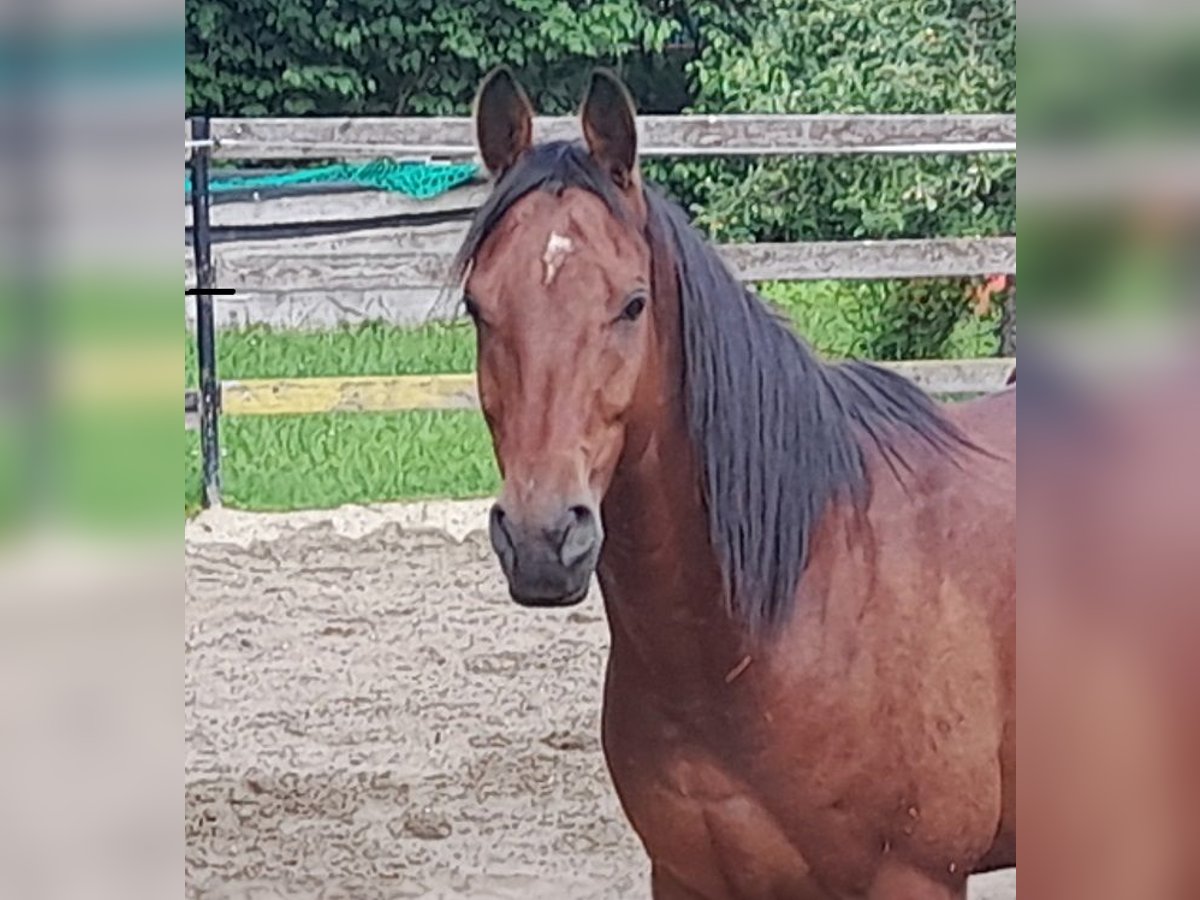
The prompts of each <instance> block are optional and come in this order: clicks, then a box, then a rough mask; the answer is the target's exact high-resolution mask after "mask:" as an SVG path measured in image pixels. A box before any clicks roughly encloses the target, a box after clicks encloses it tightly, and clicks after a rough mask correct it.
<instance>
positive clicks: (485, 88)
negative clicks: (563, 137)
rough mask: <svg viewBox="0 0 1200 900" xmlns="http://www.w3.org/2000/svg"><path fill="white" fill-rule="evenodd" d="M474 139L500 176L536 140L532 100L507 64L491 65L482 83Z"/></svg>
mask: <svg viewBox="0 0 1200 900" xmlns="http://www.w3.org/2000/svg"><path fill="white" fill-rule="evenodd" d="M475 141H476V143H477V144H478V145H479V154H480V156H482V157H483V164H484V165H485V166H486V167H487V170H488V171H489V172H490V173H491V174H492V175H493V176H494V177H497V178H498V177H500V176H501V175H503V174H504V173H505V172H507V171H508V170H509V169H511V168H512V166H513V164H514V163H515V162H516V161H517V159H518V157H520V155H521V154H522V153H524V152H525V151H526V150H528V149H529V146H530V144H532V143H533V104H531V103H530V102H529V97H528V96H527V95H526V94H525V91H524V90H522V88H521V85H519V84H518V83H517V79H516V78H515V77H514V76H513V73H512V71H511V70H510V69H509V68H508V67H507V66H498V67H497V68H495V69H492V71H491V72H489V73H488V75H487V77H486V78H484V79H483V83H482V84H481V85H480V86H479V93H478V94H477V95H476V96H475Z"/></svg>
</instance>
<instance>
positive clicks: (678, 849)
mask: <svg viewBox="0 0 1200 900" xmlns="http://www.w3.org/2000/svg"><path fill="white" fill-rule="evenodd" d="M631 762H632V761H631ZM612 764H613V760H611V759H610V765H612ZM613 777H614V782H615V784H616V786H617V790H618V793H619V794H620V795H621V799H622V802H623V804H624V806H625V811H626V813H627V815H628V816H629V819H630V821H631V823H632V824H633V826H634V828H635V830H636V831H637V832H638V834H639V835H640V837H641V839H642V841H643V843H644V844H645V847H646V851H647V853H648V855H649V856H650V858H651V860H652V861H653V864H654V866H655V868H656V869H658V870H660V871H661V872H665V873H668V874H669V876H670V877H671V879H672V880H673V881H674V882H676V883H678V884H679V885H681V886H683V887H685V888H686V889H688V890H690V891H693V892H695V894H696V895H698V896H701V897H705V898H713V900H725V898H729V900H773V898H782V897H788V898H800V900H805V898H813V900H825V898H828V897H830V895H828V894H826V893H825V892H824V891H822V890H821V889H820V888H819V886H818V885H817V884H816V883H815V882H814V880H813V878H812V873H811V870H810V868H809V865H808V863H807V861H806V860H805V859H804V857H803V855H802V854H801V852H800V851H799V850H798V849H797V847H796V846H795V845H794V844H793V843H792V841H791V840H789V836H788V835H787V834H786V833H785V831H784V829H783V828H782V827H781V826H780V824H779V823H778V822H776V821H775V819H774V818H773V817H772V815H771V813H770V812H769V810H768V809H767V808H766V806H765V805H764V804H763V803H762V802H761V800H760V798H759V797H758V796H756V793H755V792H754V791H753V790H752V789H749V788H748V787H746V786H745V785H742V784H739V783H738V782H737V781H736V779H735V778H733V777H732V776H731V775H730V774H729V773H727V772H725V771H724V770H723V769H722V768H721V767H719V766H717V765H715V764H713V763H711V762H709V761H706V760H704V759H703V758H700V757H697V756H695V755H688V756H682V755H680V756H671V757H663V758H660V759H658V760H645V761H644V762H643V763H642V764H640V765H637V766H636V769H635V768H626V767H624V766H622V765H621V764H620V763H617V764H616V765H613Z"/></svg>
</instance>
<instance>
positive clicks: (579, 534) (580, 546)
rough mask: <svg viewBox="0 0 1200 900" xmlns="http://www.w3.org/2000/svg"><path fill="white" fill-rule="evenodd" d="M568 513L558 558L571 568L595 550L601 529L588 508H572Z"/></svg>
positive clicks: (594, 515)
mask: <svg viewBox="0 0 1200 900" xmlns="http://www.w3.org/2000/svg"><path fill="white" fill-rule="evenodd" d="M567 513H568V521H567V527H566V530H565V531H564V532H563V538H562V545H561V546H560V547H559V551H558V557H559V559H560V560H562V564H563V565H564V566H567V567H568V568H569V567H571V566H574V565H576V564H578V563H579V562H581V561H582V560H584V559H585V558H587V556H588V555H589V554H591V553H592V552H593V551H594V550H595V548H596V542H597V540H598V539H599V537H600V529H599V528H598V527H597V524H596V514H595V513H593V512H592V510H591V509H590V508H589V507H587V506H582V505H580V506H572V507H571V508H570V509H569V510H568V511H567Z"/></svg>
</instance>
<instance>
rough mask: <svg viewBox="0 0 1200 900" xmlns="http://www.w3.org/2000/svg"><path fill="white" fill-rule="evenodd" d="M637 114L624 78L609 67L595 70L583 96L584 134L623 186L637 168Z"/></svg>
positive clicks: (593, 151) (603, 165)
mask: <svg viewBox="0 0 1200 900" xmlns="http://www.w3.org/2000/svg"><path fill="white" fill-rule="evenodd" d="M636 115H637V113H636V110H635V109H634V106H633V98H632V97H630V96H629V91H627V90H626V89H625V85H623V84H622V83H621V79H619V78H618V77H617V76H616V75H614V74H613V73H612V72H610V71H608V70H607V69H597V70H596V71H595V72H593V73H592V78H591V82H590V83H589V84H588V89H587V94H586V95H585V96H584V98H583V111H582V113H581V117H582V119H583V137H584V140H586V141H587V146H588V150H589V151H590V152H591V154H592V158H593V159H595V160H596V162H597V163H598V164H599V165H600V167H601V168H602V169H604V171H605V172H608V173H609V174H610V175H611V176H612V179H613V181H615V182H616V183H617V184H618V185H619V186H620V187H622V188H627V187H629V186H630V184H631V183H632V182H633V175H634V172H635V170H636V169H637V123H636Z"/></svg>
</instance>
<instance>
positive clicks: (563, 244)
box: [542, 231, 575, 284]
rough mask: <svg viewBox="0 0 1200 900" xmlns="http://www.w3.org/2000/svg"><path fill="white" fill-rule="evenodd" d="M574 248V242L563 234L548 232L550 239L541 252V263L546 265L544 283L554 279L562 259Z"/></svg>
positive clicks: (560, 266)
mask: <svg viewBox="0 0 1200 900" xmlns="http://www.w3.org/2000/svg"><path fill="white" fill-rule="evenodd" d="M574 249H575V244H574V243H573V242H572V241H571V239H570V238H569V237H567V236H566V235H565V234H559V233H558V232H557V231H552V232H550V240H548V241H546V252H545V253H543V254H542V264H543V265H544V266H545V267H546V280H545V283H546V284H549V283H550V282H552V281H553V280H554V276H555V275H557V274H558V270H559V269H560V268H562V264H563V260H564V259H566V256H567V254H568V253H570V252H571V251H572V250H574Z"/></svg>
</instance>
